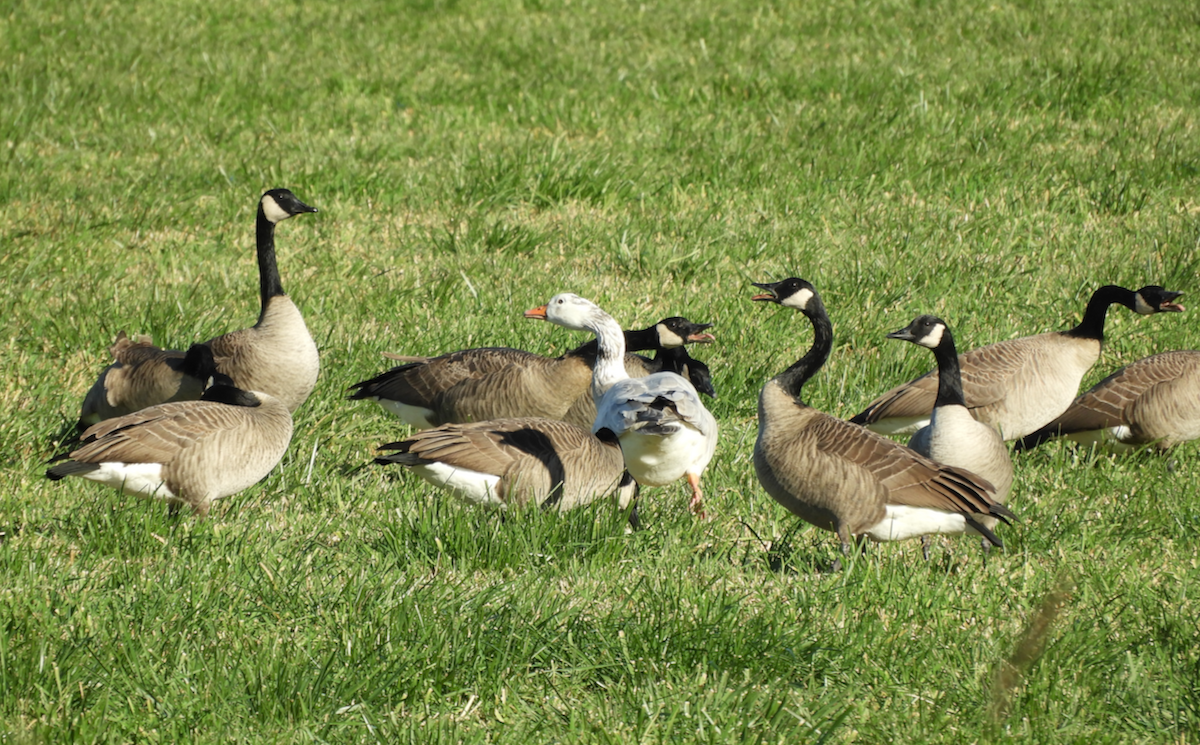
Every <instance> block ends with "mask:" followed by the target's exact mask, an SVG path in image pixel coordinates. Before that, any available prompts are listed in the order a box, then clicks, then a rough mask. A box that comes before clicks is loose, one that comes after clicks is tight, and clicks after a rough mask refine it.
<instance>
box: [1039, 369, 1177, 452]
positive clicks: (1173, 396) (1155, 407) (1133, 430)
mask: <svg viewBox="0 0 1200 745" xmlns="http://www.w3.org/2000/svg"><path fill="white" fill-rule="evenodd" d="M1060 436H1061V437H1066V438H1068V439H1071V440H1074V441H1075V442H1079V443H1084V444H1098V445H1101V446H1103V447H1105V448H1107V449H1109V450H1112V451H1115V452H1124V451H1127V450H1132V449H1135V448H1139V447H1144V446H1146V445H1154V446H1155V447H1157V448H1159V449H1162V450H1166V449H1168V448H1171V447H1174V446H1175V445H1178V444H1179V443H1181V442H1187V441H1188V440H1194V439H1196V438H1200V352H1197V351H1177V352H1163V353H1162V354H1156V355H1152V356H1150V357H1144V358H1142V359H1140V360H1138V361H1137V362H1134V363H1133V364H1131V365H1128V366H1127V367H1123V368H1121V369H1120V370H1117V371H1116V372H1114V373H1113V374H1112V375H1109V376H1108V377H1107V378H1105V379H1104V380H1102V381H1100V382H1099V383H1097V384H1096V385H1094V386H1093V387H1092V388H1091V389H1090V390H1088V391H1087V392H1086V393H1084V394H1082V395H1081V396H1079V397H1078V398H1076V399H1075V401H1074V402H1073V403H1072V404H1071V405H1070V406H1069V407H1068V408H1067V410H1066V411H1065V412H1063V413H1062V414H1061V415H1060V416H1059V417H1058V418H1056V419H1055V420H1054V421H1052V422H1050V423H1049V424H1047V425H1046V426H1045V427H1042V428H1041V429H1039V430H1038V431H1037V432H1034V433H1033V434H1030V435H1027V436H1025V437H1024V438H1022V439H1021V441H1020V442H1018V443H1017V450H1028V449H1030V448H1033V447H1036V446H1038V445H1040V444H1041V443H1043V442H1045V441H1046V440H1049V439H1052V438H1054V437H1060Z"/></svg>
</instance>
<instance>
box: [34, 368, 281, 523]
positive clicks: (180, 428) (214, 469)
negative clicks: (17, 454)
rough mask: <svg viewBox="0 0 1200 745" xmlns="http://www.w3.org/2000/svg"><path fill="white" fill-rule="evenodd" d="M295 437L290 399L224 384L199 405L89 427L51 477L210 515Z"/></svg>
mask: <svg viewBox="0 0 1200 745" xmlns="http://www.w3.org/2000/svg"><path fill="white" fill-rule="evenodd" d="M291 439H292V416H291V414H290V413H289V412H288V410H287V407H286V406H284V405H283V402H281V401H280V400H278V399H276V398H275V397H273V396H270V395H268V394H266V393H259V392H248V391H243V390H240V389H238V388H233V387H230V386H226V385H217V386H213V387H211V388H209V389H208V390H207V391H205V392H204V395H203V396H202V397H201V399H200V400H199V401H174V402H171V403H165V404H159V405H157V406H151V407H150V408H148V409H142V410H141V411H136V412H134V413H132V414H126V415H125V416H122V417H117V418H116V419H109V420H106V421H103V422H101V423H99V424H97V425H94V426H92V427H90V428H88V430H87V431H86V432H84V433H83V439H82V443H81V444H80V446H79V447H78V448H76V449H75V450H73V451H72V452H71V453H69V454H67V455H64V456H60V458H65V459H66V460H65V461H64V462H62V463H59V464H58V465H55V466H52V467H51V468H50V469H48V470H47V471H46V476H47V477H48V478H50V479H52V480H54V481H57V480H59V479H62V478H65V477H67V476H80V477H82V478H85V479H91V480H92V481H98V482H100V483H102V484H105V485H107V486H111V487H113V488H116V489H120V490H121V491H123V492H125V493H126V494H132V495H135V496H140V497H154V498H156V499H163V500H165V501H166V502H167V503H168V504H170V505H172V507H177V506H179V505H189V506H190V507H192V509H194V510H195V511H196V513H197V514H198V515H200V516H201V517H203V516H204V515H206V514H207V513H208V509H209V507H210V506H211V504H212V501H213V500H215V499H221V498H222V497H227V496H229V495H231V494H236V493H237V492H240V491H241V490H243V489H245V488H247V487H249V486H251V485H253V484H255V483H256V482H258V481H259V480H260V479H262V478H263V477H264V476H266V475H267V474H268V473H270V472H271V469H272V468H274V467H275V464H277V463H278V462H279V460H280V458H282V457H283V453H284V451H286V450H287V446H288V443H289V442H290V441H291ZM56 460H58V459H56Z"/></svg>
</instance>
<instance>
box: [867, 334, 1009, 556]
mask: <svg viewBox="0 0 1200 745" xmlns="http://www.w3.org/2000/svg"><path fill="white" fill-rule="evenodd" d="M888 338H889V339H900V340H902V341H908V342H912V343H913V344H916V345H917V346H920V347H925V348H926V349H931V350H933V357H934V359H935V360H936V361H937V371H938V391H937V398H936V399H935V400H934V402H933V414H932V416H931V417H930V420H929V424H928V425H927V426H925V427H922V428H921V429H919V430H917V432H916V434H914V435H913V436H912V438H911V439H909V441H908V446H909V447H910V448H912V449H913V450H915V451H917V452H918V453H920V454H921V455H924V456H925V457H927V458H930V459H931V460H934V461H937V462H938V463H943V464H945V465H947V466H956V467H958V468H962V469H965V470H967V471H970V472H971V473H973V474H975V475H976V476H982V477H983V478H985V479H987V480H988V481H989V482H991V484H992V486H993V487H995V489H996V491H995V493H994V494H993V495H992V499H994V500H995V501H996V502H998V503H1000V504H1005V503H1007V502H1008V493H1009V490H1011V489H1012V482H1013V466H1012V457H1011V456H1010V455H1009V453H1008V447H1007V446H1005V444H1004V438H1002V437H1001V436H1000V433H999V432H997V431H996V430H995V428H994V427H992V426H990V425H987V424H984V423H983V422H980V421H978V420H977V419H975V417H973V416H971V412H970V411H968V410H967V404H966V401H965V400H964V399H963V390H962V378H961V376H960V374H959V370H958V352H957V351H956V350H955V346H954V335H953V334H951V333H950V327H949V326H947V325H946V322H945V321H943V320H942V319H940V318H937V317H935V316H929V315H923V316H917V317H916V318H914V319H913V321H912V323H910V324H908V325H907V326H905V327H904V328H902V329H899V330H897V331H893V332H892V333H890V334H888ZM977 519H978V520H979V522H980V523H982V524H983V525H984V526H986V527H987V528H988V529H989V530H990V529H993V528H995V527H996V524H997V522H998V520H997V519H996V518H995V517H991V516H980V517H978V518H977ZM990 546H991V544H990V543H989V542H988V541H987V540H986V539H985V540H984V541H983V547H984V550H985V551H986V550H988V548H989V547H990Z"/></svg>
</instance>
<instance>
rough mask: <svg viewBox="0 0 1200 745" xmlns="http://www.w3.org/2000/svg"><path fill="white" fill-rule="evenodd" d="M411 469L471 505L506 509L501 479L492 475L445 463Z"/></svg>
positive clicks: (429, 464)
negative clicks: (501, 489) (500, 484)
mask: <svg viewBox="0 0 1200 745" xmlns="http://www.w3.org/2000/svg"><path fill="white" fill-rule="evenodd" d="M409 468H410V469H411V470H412V471H413V472H414V473H416V474H417V475H418V476H420V477H421V478H423V479H425V480H426V481H428V482H429V483H431V484H433V485H434V486H436V487H438V488H439V489H445V490H446V491H447V492H449V493H450V494H452V495H453V496H455V497H456V498H458V499H460V500H462V501H463V502H466V503H467V504H470V505H475V506H480V507H490V508H492V509H504V508H505V504H504V502H502V501H501V500H500V496H499V494H498V493H497V486H498V485H499V483H500V477H499V476H495V475H493V474H490V473H480V472H479V471H471V470H469V469H466V468H455V467H454V466H448V465H446V464H445V463H428V464H426V465H421V466H409Z"/></svg>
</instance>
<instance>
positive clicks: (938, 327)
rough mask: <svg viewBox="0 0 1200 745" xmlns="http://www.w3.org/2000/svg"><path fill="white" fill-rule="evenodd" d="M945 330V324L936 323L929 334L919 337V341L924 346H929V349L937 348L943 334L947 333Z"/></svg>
mask: <svg viewBox="0 0 1200 745" xmlns="http://www.w3.org/2000/svg"><path fill="white" fill-rule="evenodd" d="M945 332H946V327H945V326H943V325H942V324H940V323H939V324H935V325H934V327H933V328H932V329H930V330H929V333H928V334H925V335H924V336H922V337H921V338H920V339H917V343H918V344H920V345H921V346H923V347H928V348H929V349H937V347H938V345H939V344H941V343H942V335H943V334H945Z"/></svg>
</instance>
